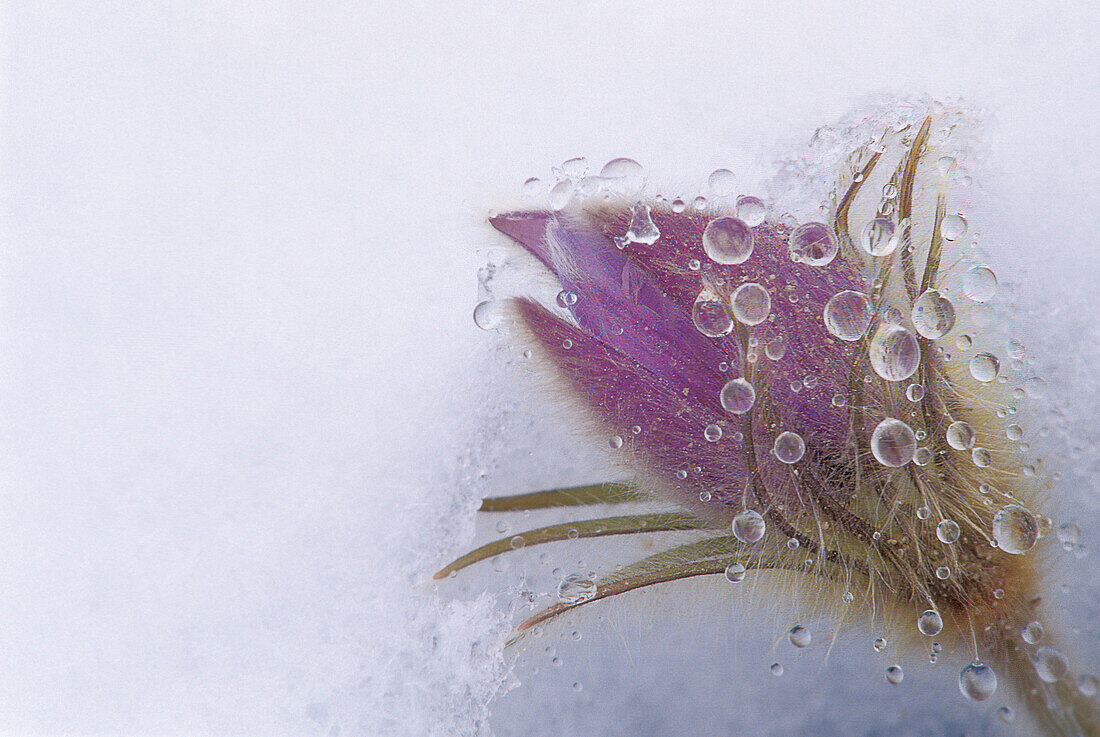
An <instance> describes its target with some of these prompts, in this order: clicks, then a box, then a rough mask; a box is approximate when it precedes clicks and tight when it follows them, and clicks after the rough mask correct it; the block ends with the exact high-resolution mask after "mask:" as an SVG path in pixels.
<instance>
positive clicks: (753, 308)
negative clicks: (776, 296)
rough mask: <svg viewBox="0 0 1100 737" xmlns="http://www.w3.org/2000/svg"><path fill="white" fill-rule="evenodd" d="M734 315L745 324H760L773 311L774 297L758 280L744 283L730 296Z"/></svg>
mask: <svg viewBox="0 0 1100 737" xmlns="http://www.w3.org/2000/svg"><path fill="white" fill-rule="evenodd" d="M730 307H731V308H732V309H733V316H734V317H736V318H737V319H738V320H740V321H741V322H742V323H744V324H745V325H759V324H760V323H762V322H764V320H766V319H767V318H768V315H769V314H771V311H772V298H771V295H769V294H768V290H767V289H764V287H762V286H760V285H759V284H757V283H756V282H748V283H747V284H742V285H741V286H739V287H737V289H736V290H734V292H733V294H732V295H731V296H730Z"/></svg>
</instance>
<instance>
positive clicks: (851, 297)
mask: <svg viewBox="0 0 1100 737" xmlns="http://www.w3.org/2000/svg"><path fill="white" fill-rule="evenodd" d="M871 314H872V312H871V303H870V302H869V301H868V300H867V297H866V296H865V295H863V294H862V293H860V292H853V291H851V290H845V291H843V292H837V293H836V294H834V295H833V296H832V297H830V298H829V301H828V302H826V303H825V311H824V317H825V329H826V330H828V331H829V332H830V333H831V334H833V335H835V336H836V337H838V338H840V339H841V340H846V341H849V342H851V341H856V340H859V339H860V338H861V337H862V336H863V334H864V333H865V332H867V326H868V325H870V324H871Z"/></svg>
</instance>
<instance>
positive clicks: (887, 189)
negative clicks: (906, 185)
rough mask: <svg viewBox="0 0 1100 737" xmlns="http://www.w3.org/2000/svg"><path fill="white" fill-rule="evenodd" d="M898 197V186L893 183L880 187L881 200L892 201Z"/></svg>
mask: <svg viewBox="0 0 1100 737" xmlns="http://www.w3.org/2000/svg"><path fill="white" fill-rule="evenodd" d="M897 196H898V185H896V184H894V183H893V182H887V183H886V184H884V185H883V186H882V198H883V199H884V200H892V199H894V198H895V197H897Z"/></svg>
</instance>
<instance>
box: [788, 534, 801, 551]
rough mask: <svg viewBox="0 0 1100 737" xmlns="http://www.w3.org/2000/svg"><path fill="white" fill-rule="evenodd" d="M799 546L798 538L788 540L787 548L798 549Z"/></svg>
mask: <svg viewBox="0 0 1100 737" xmlns="http://www.w3.org/2000/svg"><path fill="white" fill-rule="evenodd" d="M798 546H799V542H798V538H794V537H792V538H790V539H789V540H787V548H788V549H790V550H798Z"/></svg>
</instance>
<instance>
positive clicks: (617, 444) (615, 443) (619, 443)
mask: <svg viewBox="0 0 1100 737" xmlns="http://www.w3.org/2000/svg"><path fill="white" fill-rule="evenodd" d="M607 444H608V445H610V446H611V449H612V450H618V449H619V448H621V447H623V439H622V438H621V437H619V436H618V435H612V436H611V438H610V439H609V440H608V441H607Z"/></svg>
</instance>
